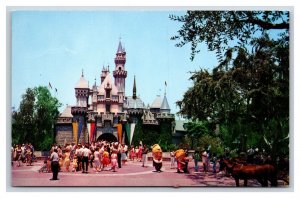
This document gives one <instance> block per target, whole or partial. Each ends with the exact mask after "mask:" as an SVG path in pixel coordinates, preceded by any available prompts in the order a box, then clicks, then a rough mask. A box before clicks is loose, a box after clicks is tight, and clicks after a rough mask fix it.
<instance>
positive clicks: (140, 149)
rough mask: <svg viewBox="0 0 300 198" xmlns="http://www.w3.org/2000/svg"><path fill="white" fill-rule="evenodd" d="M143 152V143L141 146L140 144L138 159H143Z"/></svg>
mask: <svg viewBox="0 0 300 198" xmlns="http://www.w3.org/2000/svg"><path fill="white" fill-rule="evenodd" d="M142 152H143V145H142V144H140V146H139V152H138V160H139V161H140V162H141V161H142Z"/></svg>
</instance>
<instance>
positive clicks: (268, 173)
mask: <svg viewBox="0 0 300 198" xmlns="http://www.w3.org/2000/svg"><path fill="white" fill-rule="evenodd" d="M224 163H225V165H226V169H227V171H228V172H229V173H231V175H232V177H233V178H234V179H235V182H236V186H239V180H240V179H242V180H244V186H247V181H248V179H256V180H257V181H258V182H259V183H260V184H261V185H262V186H263V187H266V186H268V181H270V182H271V186H277V174H276V170H275V168H274V166H272V165H270V164H265V165H250V164H239V163H237V162H230V161H229V160H224Z"/></svg>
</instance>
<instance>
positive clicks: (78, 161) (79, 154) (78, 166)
mask: <svg viewBox="0 0 300 198" xmlns="http://www.w3.org/2000/svg"><path fill="white" fill-rule="evenodd" d="M80 149H81V144H78V145H77V148H76V150H75V156H76V157H77V169H76V171H81V158H82V157H81V150H80Z"/></svg>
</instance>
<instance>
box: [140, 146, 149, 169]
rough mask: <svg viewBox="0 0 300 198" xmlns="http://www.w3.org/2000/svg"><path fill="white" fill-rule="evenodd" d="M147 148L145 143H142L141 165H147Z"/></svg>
mask: <svg viewBox="0 0 300 198" xmlns="http://www.w3.org/2000/svg"><path fill="white" fill-rule="evenodd" d="M148 150H149V149H148V148H147V145H146V144H144V148H143V150H142V154H143V156H142V162H143V165H142V167H147V166H146V163H147V154H148Z"/></svg>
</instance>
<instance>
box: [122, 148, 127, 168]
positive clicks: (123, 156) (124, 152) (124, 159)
mask: <svg viewBox="0 0 300 198" xmlns="http://www.w3.org/2000/svg"><path fill="white" fill-rule="evenodd" d="M121 160H122V165H125V162H126V161H127V156H126V150H125V145H124V144H122V150H121Z"/></svg>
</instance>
